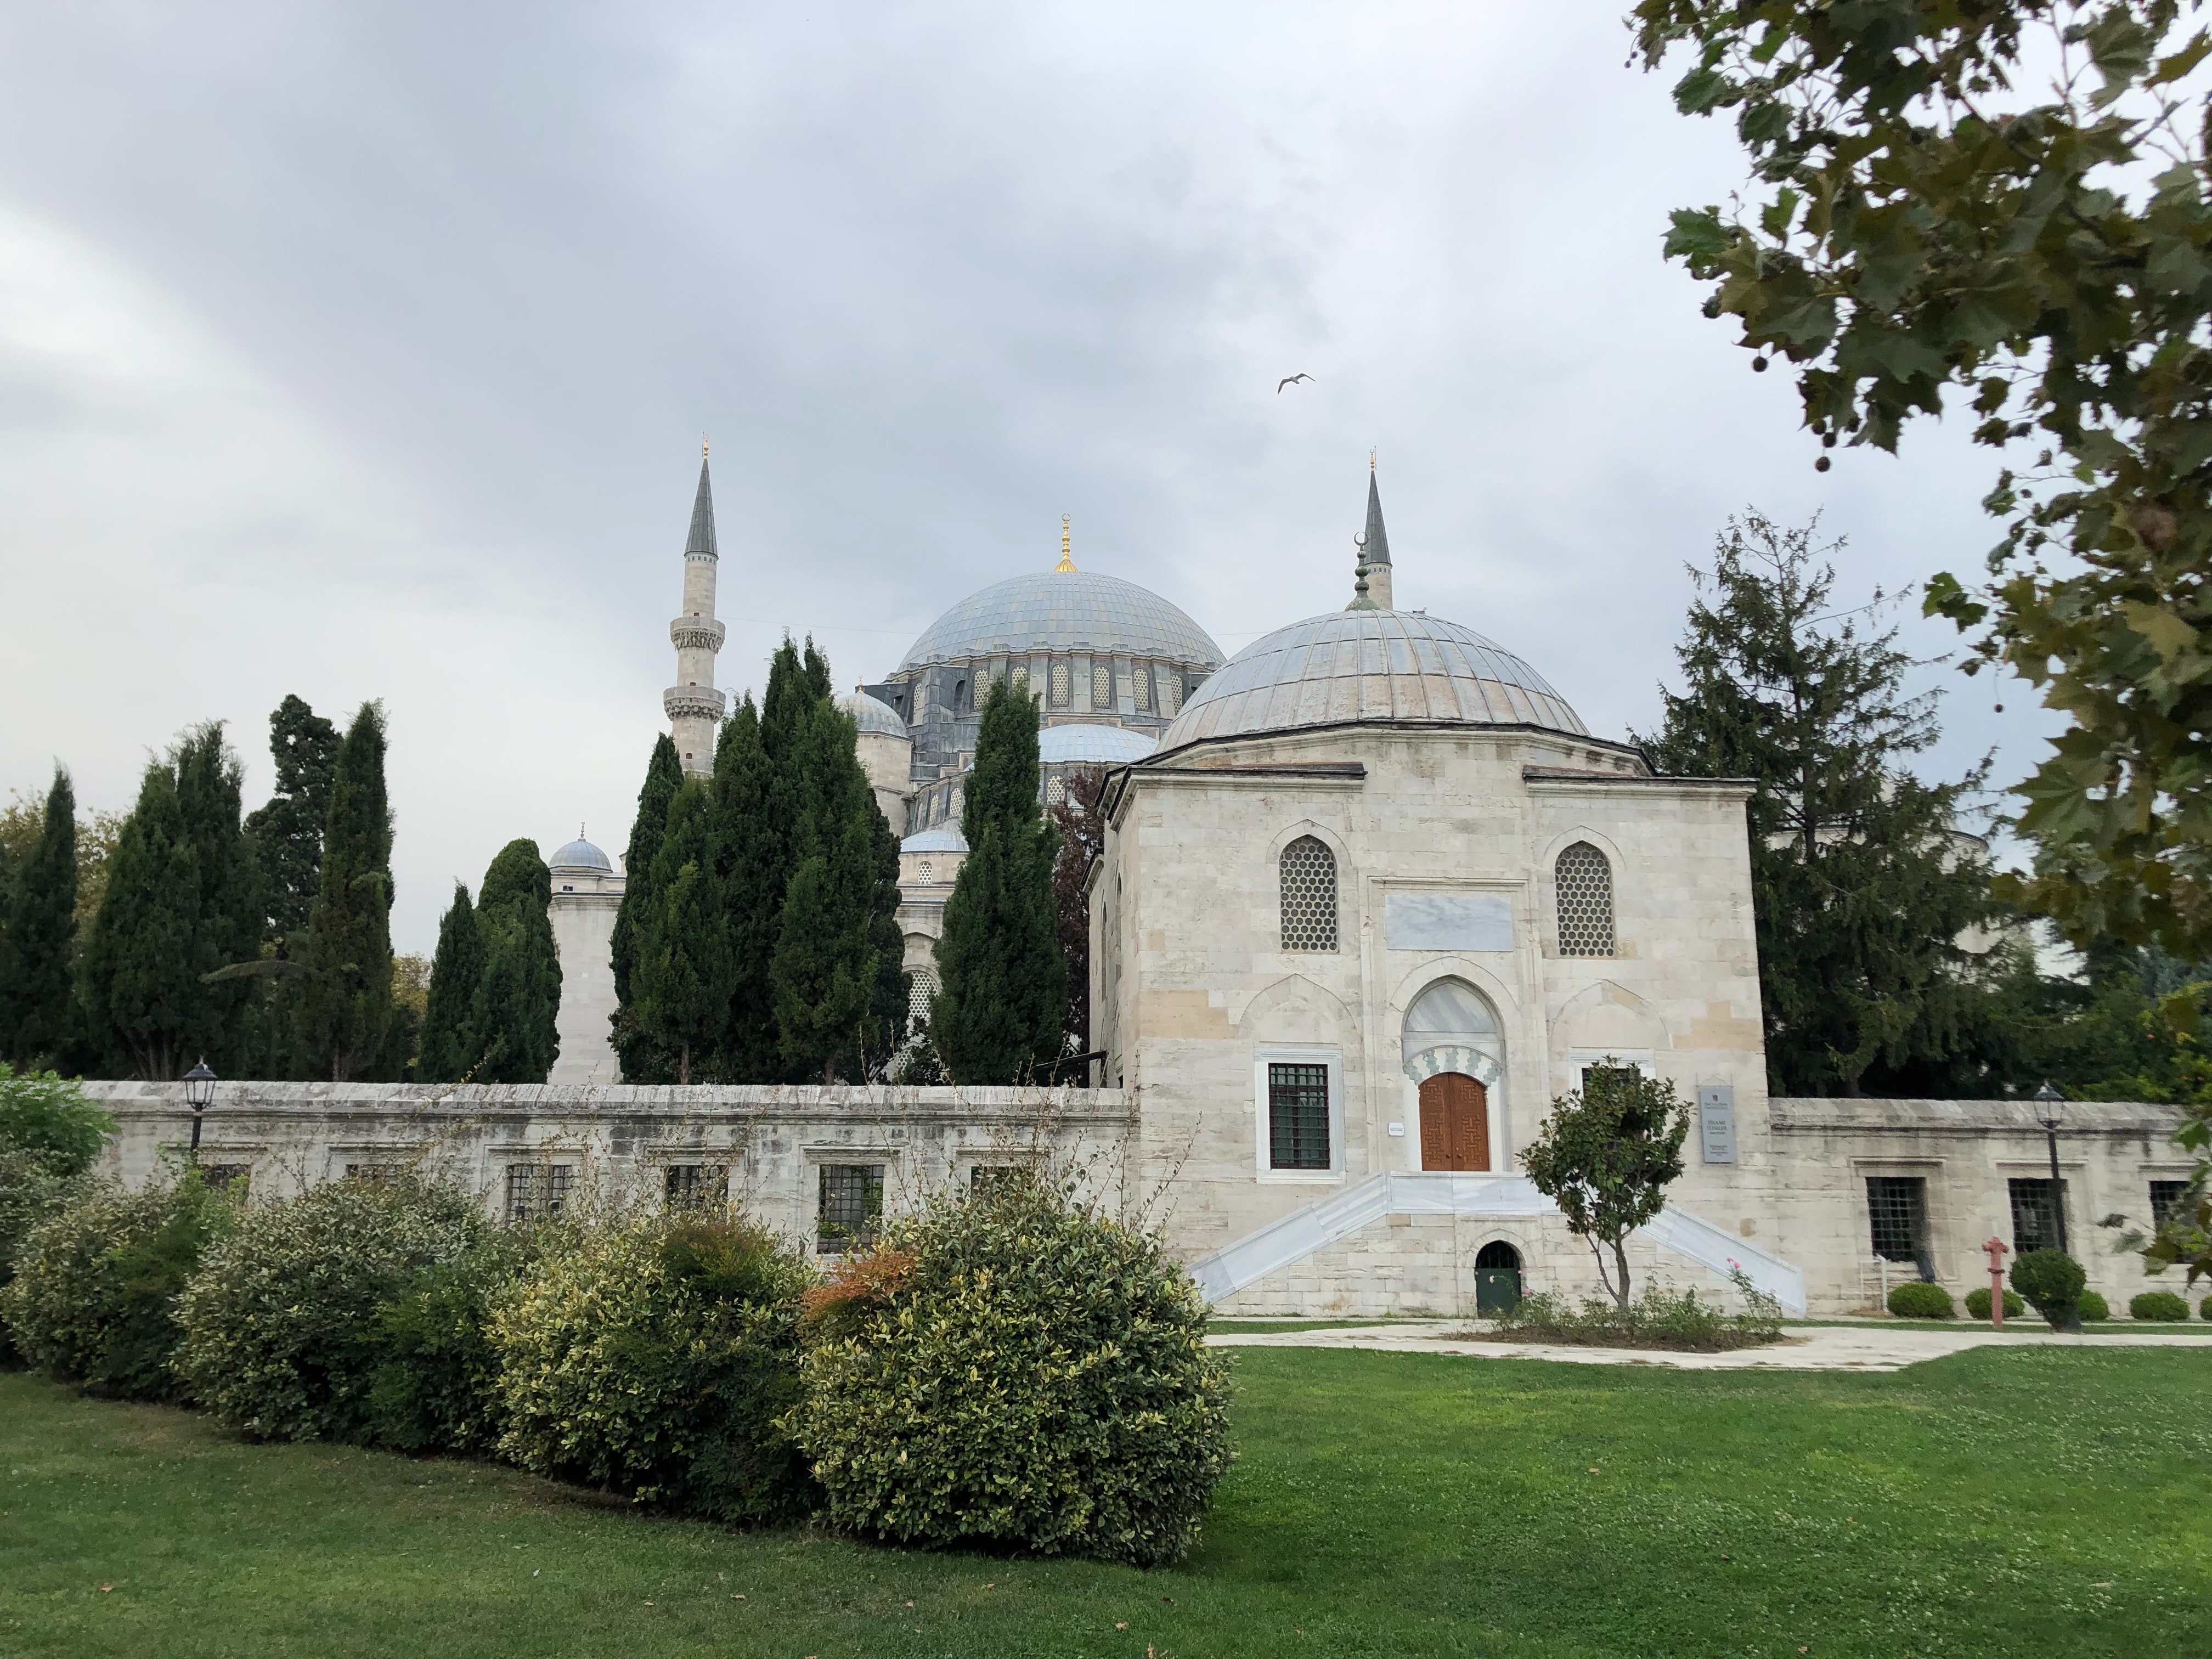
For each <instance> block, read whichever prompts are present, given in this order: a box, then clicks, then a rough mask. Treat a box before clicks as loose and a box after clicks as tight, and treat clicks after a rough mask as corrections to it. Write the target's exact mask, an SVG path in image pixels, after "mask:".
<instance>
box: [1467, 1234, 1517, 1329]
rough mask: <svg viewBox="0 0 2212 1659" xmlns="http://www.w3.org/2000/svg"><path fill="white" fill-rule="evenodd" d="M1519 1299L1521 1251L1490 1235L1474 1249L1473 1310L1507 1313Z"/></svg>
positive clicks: (1486, 1312) (1480, 1312) (1485, 1312)
mask: <svg viewBox="0 0 2212 1659" xmlns="http://www.w3.org/2000/svg"><path fill="white" fill-rule="evenodd" d="M1520 1300H1521V1252H1520V1251H1518V1250H1516V1249H1514V1248H1513V1247H1512V1246H1511V1245H1510V1244H1508V1243H1506V1242H1505V1241H1504V1239H1502V1238H1493V1239H1492V1240H1491V1241H1490V1243H1487V1244H1486V1245H1484V1246H1483V1247H1482V1248H1481V1249H1479V1250H1477V1251H1476V1252H1475V1253H1474V1310H1475V1312H1477V1313H1479V1314H1501V1313H1510V1312H1512V1311H1513V1310H1514V1308H1515V1307H1516V1306H1517V1305H1518V1304H1519V1303H1520Z"/></svg>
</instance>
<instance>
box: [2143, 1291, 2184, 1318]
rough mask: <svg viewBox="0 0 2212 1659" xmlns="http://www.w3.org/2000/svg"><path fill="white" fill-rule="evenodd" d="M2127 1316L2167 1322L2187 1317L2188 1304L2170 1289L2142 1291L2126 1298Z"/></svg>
mask: <svg viewBox="0 0 2212 1659" xmlns="http://www.w3.org/2000/svg"><path fill="white" fill-rule="evenodd" d="M2128 1317H2129V1318H2130V1319H2148V1320H2154V1321H2158V1322H2167V1321H2172V1320H2177V1319H2186V1318H2188V1317H2189V1304H2188V1302H2187V1300H2186V1299H2185V1298H2184V1297H2178V1296H2176V1295H2175V1294H2174V1293H2173V1292H2172V1291H2141V1292H2139V1293H2138V1294H2136V1295H2135V1296H2132V1297H2129V1298H2128Z"/></svg>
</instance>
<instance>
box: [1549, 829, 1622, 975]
mask: <svg viewBox="0 0 2212 1659" xmlns="http://www.w3.org/2000/svg"><path fill="white" fill-rule="evenodd" d="M1553 876H1554V878H1555V880H1554V885H1555V886H1556V887H1557V888H1558V889H1559V954H1560V955H1561V956H1563V957H1609V956H1611V955H1612V954H1613V866H1612V865H1610V864H1608V863H1607V862H1606V857H1605V854H1602V853H1601V852H1599V851H1598V850H1597V848H1595V847H1593V846H1591V845H1590V844H1589V842H1586V841H1578V842H1576V843H1575V844H1574V845H1573V846H1572V847H1570V848H1567V850H1566V851H1565V852H1564V853H1562V854H1559V866H1558V868H1557V869H1556V870H1555V871H1554V872H1553Z"/></svg>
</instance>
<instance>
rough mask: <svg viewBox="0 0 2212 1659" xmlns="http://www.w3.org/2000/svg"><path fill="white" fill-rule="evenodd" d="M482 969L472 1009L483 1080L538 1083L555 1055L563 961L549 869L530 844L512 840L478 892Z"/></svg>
mask: <svg viewBox="0 0 2212 1659" xmlns="http://www.w3.org/2000/svg"><path fill="white" fill-rule="evenodd" d="M552 901H553V872H551V871H550V870H549V869H547V868H546V867H545V860H544V859H543V858H542V857H540V856H539V854H538V843H537V842H534V841H511V842H507V845H506V846H505V847H503V848H501V849H500V852H499V855H498V856H497V857H496V858H495V859H494V860H492V861H491V867H490V868H489V870H487V871H485V872H484V878H483V886H482V887H481V888H479V889H478V890H477V927H478V928H479V929H480V930H481V931H482V933H483V977H482V979H481V980H480V981H479V983H478V985H477V995H476V998H475V1000H474V1002H473V1003H472V1004H471V1016H472V1023H473V1024H474V1027H475V1031H476V1036H477V1041H478V1042H481V1043H482V1044H483V1066H482V1068H481V1069H480V1070H479V1071H478V1073H477V1080H478V1081H479V1082H483V1083H543V1082H544V1081H545V1079H546V1076H547V1074H548V1073H550V1072H551V1071H552V1069H553V1062H554V1060H556V1058H558V1057H559V1054H560V1051H561V1039H560V1035H559V1032H558V1030H556V1024H555V1022H556V1017H557V1016H558V1015H559V1013H560V1012H561V957H560V952H559V951H556V949H555V948H554V945H553V921H552V917H551V915H550V911H549V909H548V907H549V906H550V904H551V903H552Z"/></svg>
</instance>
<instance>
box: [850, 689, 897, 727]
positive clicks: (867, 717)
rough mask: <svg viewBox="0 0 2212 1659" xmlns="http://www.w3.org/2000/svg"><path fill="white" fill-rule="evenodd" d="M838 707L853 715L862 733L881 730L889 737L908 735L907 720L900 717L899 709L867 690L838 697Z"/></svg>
mask: <svg viewBox="0 0 2212 1659" xmlns="http://www.w3.org/2000/svg"><path fill="white" fill-rule="evenodd" d="M837 707H838V708H842V709H843V710H844V711H845V712H846V713H847V714H850V715H851V716H852V717H853V721H854V724H855V725H856V726H859V727H860V731H861V733H862V735H864V736H865V735H866V733H868V732H882V733H883V734H884V736H885V737H887V738H903V737H905V736H906V735H907V729H906V722H905V721H904V720H901V719H900V718H899V717H898V710H897V709H896V708H892V707H891V706H890V704H889V703H887V702H884V700H883V699H882V698H880V697H872V696H869V695H868V694H867V693H866V692H865V691H855V692H854V693H852V694H851V695H850V696H842V697H840V698H838V699H837Z"/></svg>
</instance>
